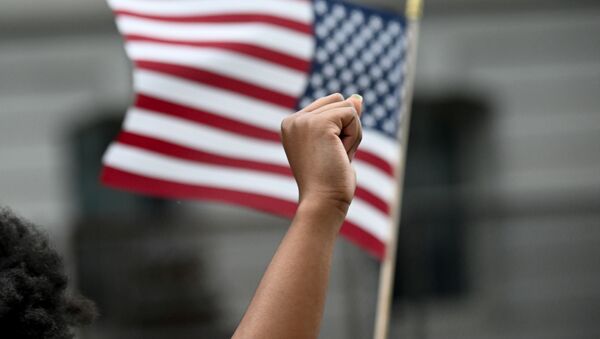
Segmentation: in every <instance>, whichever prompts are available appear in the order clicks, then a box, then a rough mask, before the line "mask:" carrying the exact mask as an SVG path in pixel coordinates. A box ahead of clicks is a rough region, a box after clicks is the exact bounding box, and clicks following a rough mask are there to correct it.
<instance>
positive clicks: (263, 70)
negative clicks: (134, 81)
mask: <svg viewBox="0 0 600 339" xmlns="http://www.w3.org/2000/svg"><path fill="white" fill-rule="evenodd" d="M126 49H127V54H128V55H129V57H130V58H131V59H133V60H147V61H157V62H167V63H171V64H177V65H184V66H189V67H197V68H201V69H203V70H207V71H212V72H215V73H218V74H221V75H225V76H229V77H232V78H236V79H239V80H244V81H247V82H250V83H253V84H257V85H260V86H262V87H265V88H268V89H271V90H274V91H277V92H280V93H284V94H287V95H290V96H294V97H297V96H300V95H301V94H302V92H303V91H304V88H305V87H306V82H307V79H308V77H307V76H306V73H304V72H300V71H296V70H293V69H290V68H288V67H283V66H280V65H278V64H274V63H270V62H267V61H263V60H261V59H257V58H253V57H249V56H245V55H241V54H239V53H233V52H229V51H226V50H221V49H216V48H206V47H192V46H177V45H170V44H161V43H152V42H138V41H132V42H128V43H127V44H126Z"/></svg>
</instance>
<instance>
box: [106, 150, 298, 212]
mask: <svg viewBox="0 0 600 339" xmlns="http://www.w3.org/2000/svg"><path fill="white" fill-rule="evenodd" d="M104 164H106V165H108V166H111V167H114V168H118V169H121V170H125V171H129V172H133V173H136V174H141V175H143V176H147V177H151V178H157V179H162V180H169V181H175V182H178V183H183V184H191V185H203V186H213V187H221V188H227V189H233V190H239V191H244V192H251V193H257V194H264V195H269V196H274V197H277V198H281V199H285V200H289V201H296V200H297V199H298V193H297V190H298V189H297V186H296V183H295V182H294V180H293V179H291V178H290V177H288V176H283V175H276V174H271V173H269V174H265V173H264V172H258V171H252V170H245V169H237V168H232V167H224V166H215V165H209V164H201V165H199V164H197V163H194V162H192V161H186V160H182V159H178V158H174V157H169V156H164V155H160V154H157V153H153V152H148V151H145V150H142V149H140V148H137V147H132V146H127V145H123V144H118V143H116V144H113V145H111V147H110V148H109V149H108V151H107V152H106V155H105V156H104Z"/></svg>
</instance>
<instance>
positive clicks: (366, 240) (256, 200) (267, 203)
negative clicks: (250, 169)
mask: <svg viewBox="0 0 600 339" xmlns="http://www.w3.org/2000/svg"><path fill="white" fill-rule="evenodd" d="M101 180H102V182H103V183H104V184H106V185H108V186H111V187H114V188H119V189H123V190H126V191H132V192H135V193H142V194H147V195H154V196H160V197H167V198H177V199H202V200H210V201H219V202H226V203H231V204H235V205H241V206H246V207H251V208H254V209H258V210H261V211H266V212H269V213H273V214H277V215H281V216H286V217H289V218H291V217H293V216H294V214H295V213H296V204H295V203H292V202H290V201H286V200H282V199H277V198H273V197H269V196H265V195H260V194H253V193H246V192H239V191H233V190H227V189H222V188H214V187H207V186H199V185H184V184H179V183H175V182H171V181H165V180H160V179H154V178H149V177H144V176H140V175H136V174H132V173H128V172H124V171H121V170H118V169H116V168H112V167H109V166H105V167H104V168H103V170H102V175H101ZM340 233H341V234H343V235H344V236H345V237H346V238H348V239H350V240H351V241H353V242H355V243H356V244H357V245H358V246H360V247H362V248H364V249H365V250H366V251H367V252H369V253H370V254H372V255H373V256H375V257H376V258H378V259H380V260H382V259H383V257H384V254H385V244H384V243H382V242H381V241H380V240H379V239H377V238H375V237H374V236H372V235H371V234H369V233H367V232H366V231H364V230H363V229H361V228H359V227H358V226H356V225H355V224H353V223H350V222H348V221H346V222H344V225H343V226H342V229H341V231H340Z"/></svg>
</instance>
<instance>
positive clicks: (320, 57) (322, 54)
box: [315, 49, 329, 63]
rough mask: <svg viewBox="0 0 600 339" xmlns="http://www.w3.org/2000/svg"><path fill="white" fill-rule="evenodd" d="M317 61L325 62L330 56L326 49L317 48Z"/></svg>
mask: <svg viewBox="0 0 600 339" xmlns="http://www.w3.org/2000/svg"><path fill="white" fill-rule="evenodd" d="M315 57H316V58H317V61H318V62H320V63H324V62H325V61H327V58H329V54H327V52H326V51H325V50H324V49H319V50H317V54H316V55H315Z"/></svg>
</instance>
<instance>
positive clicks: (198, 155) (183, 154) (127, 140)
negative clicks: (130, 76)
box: [117, 131, 389, 215]
mask: <svg viewBox="0 0 600 339" xmlns="http://www.w3.org/2000/svg"><path fill="white" fill-rule="evenodd" d="M117 140H118V142H120V143H122V144H126V145H129V146H134V147H138V148H141V149H145V150H149V151H152V152H155V153H160V154H163V155H166V156H171V157H177V158H180V159H185V160H189V161H194V162H200V163H205V164H212V165H220V166H227V167H235V168H245V169H251V170H256V171H264V172H269V173H275V174H279V175H286V176H290V177H291V176H293V175H292V172H291V170H290V168H289V167H288V166H281V165H274V164H269V163H264V162H259V161H251V160H243V159H239V158H231V157H225V156H222V155H217V154H214V153H208V152H204V151H200V150H197V149H193V148H189V147H186V146H181V145H178V144H174V143H171V142H168V141H163V140H159V139H155V138H152V137H148V136H143V135H139V134H136V133H132V132H126V131H123V132H121V133H120V134H119V136H118V138H117ZM355 195H356V197H357V198H360V199H362V200H363V201H365V202H367V203H368V204H370V205H372V206H373V207H375V208H377V209H378V210H380V211H381V212H382V213H384V214H385V215H389V205H388V204H387V203H386V202H385V201H383V200H382V199H380V198H379V197H377V196H376V195H374V194H373V193H371V192H369V191H368V190H366V189H364V188H362V187H361V186H358V187H357V188H356V193H355Z"/></svg>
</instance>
